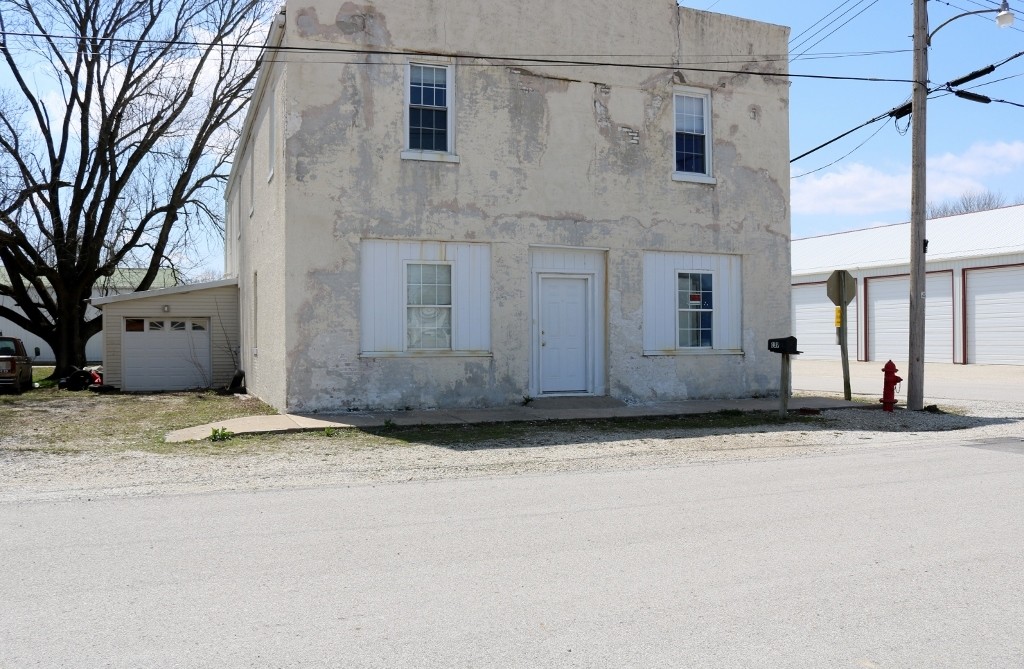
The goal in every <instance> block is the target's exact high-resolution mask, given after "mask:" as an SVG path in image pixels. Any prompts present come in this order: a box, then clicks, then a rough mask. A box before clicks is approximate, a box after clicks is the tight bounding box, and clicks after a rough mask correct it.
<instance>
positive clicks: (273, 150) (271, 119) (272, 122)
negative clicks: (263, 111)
mask: <svg viewBox="0 0 1024 669" xmlns="http://www.w3.org/2000/svg"><path fill="white" fill-rule="evenodd" d="M268 98H269V100H268V102H267V183H270V182H271V181H273V179H274V167H275V164H276V160H275V159H276V158H277V118H276V117H277V95H276V94H275V91H274V90H271V91H270V94H269V96H268Z"/></svg>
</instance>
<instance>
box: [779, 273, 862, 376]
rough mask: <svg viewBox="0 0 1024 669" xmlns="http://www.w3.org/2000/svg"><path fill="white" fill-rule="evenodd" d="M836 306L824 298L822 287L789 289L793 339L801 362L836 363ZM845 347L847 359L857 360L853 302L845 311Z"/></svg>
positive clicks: (815, 285)
mask: <svg viewBox="0 0 1024 669" xmlns="http://www.w3.org/2000/svg"><path fill="white" fill-rule="evenodd" d="M835 314H836V305H834V304H832V300H830V299H828V295H826V294H825V284H824V283H809V284H804V285H795V286H793V336H794V337H796V341H797V348H799V349H800V350H801V351H803V354H802V355H801V358H805V359H810V360H839V357H840V352H839V345H838V344H836V322H835V321H836V316H835ZM846 328H847V332H848V333H849V334H848V335H847V337H848V338H847V346H848V347H849V353H850V358H851V359H856V358H857V339H858V338H857V299H856V298H854V300H853V302H850V304H849V306H847V308H846Z"/></svg>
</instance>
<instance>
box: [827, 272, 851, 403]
mask: <svg viewBox="0 0 1024 669" xmlns="http://www.w3.org/2000/svg"><path fill="white" fill-rule="evenodd" d="M825 291H826V292H827V293H828V298H829V299H830V300H832V304H834V305H836V312H837V313H836V339H837V340H838V342H839V352H840V354H841V355H842V358H843V397H844V398H845V399H846V401H847V402H849V401H850V399H851V393H850V352H849V348H848V347H847V344H846V305H848V304H849V303H850V302H852V301H853V298H854V297H856V296H857V280H856V279H854V278H853V275H852V274H850V273H849V272H847V271H846V270H845V269H837V270H836V271H834V272H832V274H831V275H830V276H829V277H828V282H827V283H826V286H825Z"/></svg>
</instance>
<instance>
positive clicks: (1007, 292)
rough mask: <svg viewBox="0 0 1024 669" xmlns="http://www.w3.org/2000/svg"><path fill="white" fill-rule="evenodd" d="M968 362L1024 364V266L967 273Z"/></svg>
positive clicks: (985, 269) (976, 270)
mask: <svg viewBox="0 0 1024 669" xmlns="http://www.w3.org/2000/svg"><path fill="white" fill-rule="evenodd" d="M964 282H965V284H966V287H965V290H964V295H965V296H966V300H965V301H966V309H965V311H966V313H967V362H976V363H981V364H987V365H1024V266H1011V267H993V268H984V269H969V270H967V271H965V272H964Z"/></svg>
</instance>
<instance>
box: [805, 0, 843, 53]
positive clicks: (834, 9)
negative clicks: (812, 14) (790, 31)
mask: <svg viewBox="0 0 1024 669" xmlns="http://www.w3.org/2000/svg"><path fill="white" fill-rule="evenodd" d="M851 2H853V0H843V1H842V2H840V3H839V4H838V5H836V6H835V7H833V8H832V11H830V12H829V13H827V14H825V16H823V17H821V18H820V19H818V20H817V21H815V22H814V23H812V24H811V25H810V26H808V27H807V28H804V29H803V30H802V31H801V32H800V33H799V34H797V35H794V36H793V37H791V38H790V39H789V43H790V46H792V47H793V48H800V45H801V44H803V42H801V43H800V44H797V45H795V46H793V43H794V42H796V41H797V40H798V39H800V38H801V37H803V36H804V35H806V34H807V32H808V31H809V30H811V29H812V28H814V27H815V26H817V25H818V24H819V23H821V22H822V21H824V20H825V19H827V18H828V17H830V16H832V15H833V14H835V13H836V12H838V11H839V10H840V9H842V7H843V5H847V4H849V3H851ZM819 32H820V31H819ZM814 34H815V35H816V34H817V33H814ZM808 39H809V38H808Z"/></svg>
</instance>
